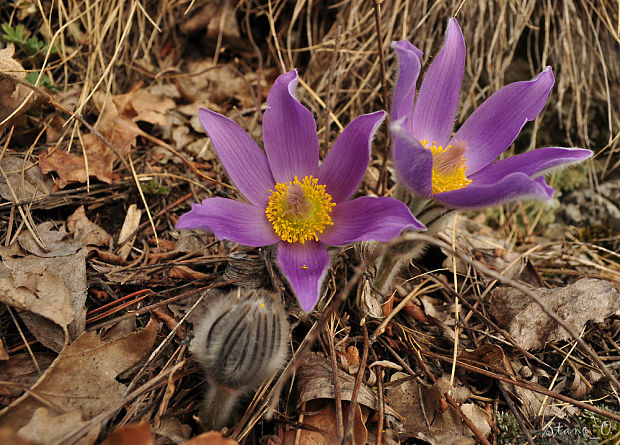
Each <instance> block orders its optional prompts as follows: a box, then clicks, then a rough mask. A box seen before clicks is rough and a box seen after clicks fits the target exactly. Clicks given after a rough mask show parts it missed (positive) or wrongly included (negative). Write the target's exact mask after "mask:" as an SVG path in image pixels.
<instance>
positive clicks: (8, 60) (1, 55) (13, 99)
mask: <svg viewBox="0 0 620 445" xmlns="http://www.w3.org/2000/svg"><path fill="white" fill-rule="evenodd" d="M14 53H15V46H14V45H13V44H12V43H9V44H8V45H7V46H6V48H3V49H0V72H2V73H5V74H8V75H10V76H13V77H15V78H17V79H19V80H24V79H25V78H26V70H24V68H23V67H22V66H21V65H20V63H19V62H17V61H16V60H15V59H13V54H14ZM29 93H30V90H29V89H28V88H26V87H24V86H23V85H20V84H17V83H16V82H13V81H12V80H10V79H2V80H0V97H1V98H2V101H0V131H1V130H2V129H3V128H5V127H6V126H8V125H10V124H11V123H12V122H14V121H15V119H17V118H19V117H20V116H22V115H23V114H24V113H26V112H27V111H28V110H30V109H31V108H33V107H34V106H36V105H38V104H39V103H40V102H41V100H42V98H40V97H37V95H33V96H32V97H31V99H30V100H29V102H28V103H27V104H26V105H25V106H23V107H22V108H21V110H20V111H19V112H18V113H17V114H16V115H14V116H13V117H12V118H11V119H10V120H8V121H7V122H5V123H4V124H2V122H3V121H4V120H5V119H6V118H7V117H8V116H9V115H11V113H13V111H15V110H16V109H17V108H18V107H19V106H20V105H21V103H22V102H23V101H24V99H25V98H26V97H27V96H28V94H29Z"/></svg>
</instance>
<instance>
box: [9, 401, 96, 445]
mask: <svg viewBox="0 0 620 445" xmlns="http://www.w3.org/2000/svg"><path fill="white" fill-rule="evenodd" d="M85 423H86V421H85V420H82V416H81V415H80V412H79V411H78V410H74V411H71V412H68V413H64V414H59V415H57V416H55V415H53V414H51V413H50V412H49V410H48V409H47V408H44V407H41V408H37V409H36V410H35V412H34V414H33V415H32V418H31V419H30V421H29V422H28V423H27V424H26V425H24V426H23V427H21V428H20V429H19V431H18V432H17V434H18V435H19V436H20V437H22V438H24V439H26V440H31V441H33V442H35V443H41V444H59V443H61V439H62V437H63V436H65V435H66V434H69V433H70V432H71V431H75V430H77V429H78V428H81V427H82V426H83V425H84V424H85ZM98 435H99V430H98V429H93V430H91V431H90V432H89V433H88V434H87V435H86V436H85V437H83V438H82V439H80V440H79V441H77V442H76V445H92V444H93V443H95V440H97V436H98Z"/></svg>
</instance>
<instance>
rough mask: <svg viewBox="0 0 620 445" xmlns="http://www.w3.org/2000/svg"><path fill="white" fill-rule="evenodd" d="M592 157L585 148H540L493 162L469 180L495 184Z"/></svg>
mask: <svg viewBox="0 0 620 445" xmlns="http://www.w3.org/2000/svg"><path fill="white" fill-rule="evenodd" d="M590 156H592V152H591V151H590V150H586V149H583V148H560V147H547V148H539V149H538V150H534V151H528V152H527V153H521V154H518V155H516V156H512V157H510V158H507V159H501V160H499V161H495V162H492V163H490V164H489V165H487V166H486V167H485V168H483V169H482V170H480V171H478V172H477V173H475V174H473V175H470V176H469V179H471V180H473V181H476V182H477V183H480V184H493V183H496V182H499V181H501V180H502V179H503V178H505V177H506V176H508V175H510V174H511V173H515V172H521V173H525V174H526V175H528V176H534V175H538V174H539V173H542V172H546V171H548V170H551V169H554V168H557V167H566V166H567V165H569V164H572V163H575V162H580V161H583V160H584V159H587V158H589V157H590Z"/></svg>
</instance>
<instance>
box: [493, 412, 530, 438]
mask: <svg viewBox="0 0 620 445" xmlns="http://www.w3.org/2000/svg"><path fill="white" fill-rule="evenodd" d="M497 426H498V427H499V429H500V431H501V433H500V435H499V438H498V440H497V443H498V444H499V445H521V444H524V443H527V439H526V438H525V437H524V436H523V434H522V433H521V428H520V427H519V423H518V422H517V419H516V418H515V416H514V415H513V414H512V413H500V414H499V416H498V417H497Z"/></svg>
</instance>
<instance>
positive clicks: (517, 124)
mask: <svg viewBox="0 0 620 445" xmlns="http://www.w3.org/2000/svg"><path fill="white" fill-rule="evenodd" d="M392 47H393V48H394V49H395V50H396V53H397V54H398V59H399V62H400V67H399V75H398V82H397V84H396V89H395V92H394V101H393V105H392V116H391V118H392V124H391V126H390V130H391V133H392V138H393V141H394V153H393V156H394V164H395V167H396V170H397V172H398V175H399V178H400V180H401V181H403V182H404V184H405V185H406V186H407V187H408V188H410V189H412V190H413V191H414V192H415V193H417V194H418V195H420V196H422V197H425V198H431V197H432V198H434V199H436V200H437V201H439V202H441V203H443V204H444V205H446V206H447V207H452V208H458V209H473V208H480V207H486V206H490V205H494V204H500V203H503V202H507V201H510V200H514V199H517V198H536V199H550V198H551V197H552V196H553V192H554V190H553V188H552V187H550V186H549V185H548V184H547V183H546V182H545V178H544V177H543V176H541V174H542V173H543V172H545V171H548V170H550V169H552V168H556V167H560V166H564V165H566V164H570V163H574V162H579V161H582V160H584V159H586V158H588V157H590V156H591V155H592V152H591V151H590V150H585V149H580V148H559V147H547V148H540V149H538V150H534V151H531V152H527V153H522V154H518V155H516V156H513V157H510V158H507V159H502V160H498V161H495V162H493V161H494V159H496V158H497V157H498V156H499V155H500V154H502V153H503V152H504V150H506V149H507V148H508V147H509V146H510V145H511V144H512V143H513V141H514V140H515V139H516V137H517V135H518V134H519V132H520V131H521V129H522V128H523V126H524V125H525V124H526V123H527V122H528V121H531V120H533V119H535V118H536V116H538V114H539V113H540V112H541V110H542V109H543V107H544V106H545V103H546V101H547V97H548V96H549V91H550V90H551V87H552V86H553V83H554V77H553V73H552V71H551V68H550V67H547V68H545V69H544V70H543V71H542V72H541V73H540V74H539V75H538V76H536V78H535V79H533V80H530V81H525V82H514V83H511V84H509V85H507V86H505V87H503V88H501V89H500V90H498V91H497V92H495V93H494V94H493V95H491V97H489V98H488V99H487V100H486V101H485V102H484V103H483V104H482V105H480V106H479V107H478V108H477V109H476V110H475V111H474V112H473V113H472V114H471V115H470V116H469V118H468V119H467V120H466V121H465V123H464V124H463V125H462V126H461V127H460V128H459V129H458V131H457V132H456V133H455V134H454V135H453V134H452V130H453V127H454V121H455V118H456V112H457V108H458V103H459V94H460V91H461V81H462V79H463V70H464V66H465V41H464V39H463V34H462V33H461V29H460V28H459V25H458V23H457V21H456V20H455V19H451V20H450V21H449V23H448V31H447V35H446V40H445V43H444V45H443V48H442V49H441V51H440V52H439V54H438V55H437V56H436V57H435V59H434V60H433V62H432V63H431V64H430V66H429V68H428V71H427V72H426V75H425V77H424V80H423V81H422V86H421V87H420V91H419V93H418V96H417V98H416V97H415V93H416V82H417V79H418V75H419V73H420V59H421V57H422V52H421V51H420V50H419V49H418V48H416V47H415V46H413V45H412V44H411V43H409V42H408V41H405V40H402V41H399V42H394V43H393V44H392Z"/></svg>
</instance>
